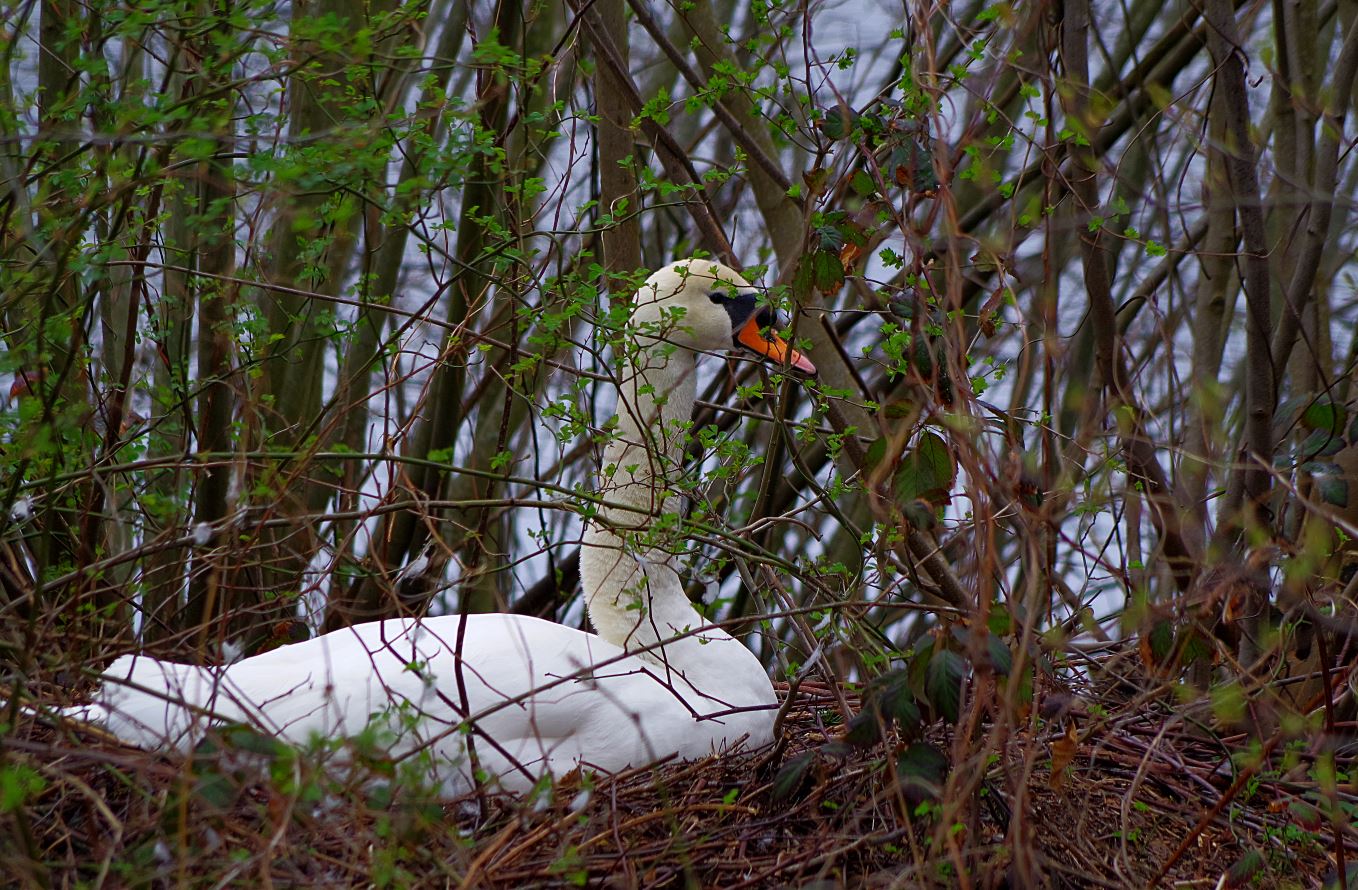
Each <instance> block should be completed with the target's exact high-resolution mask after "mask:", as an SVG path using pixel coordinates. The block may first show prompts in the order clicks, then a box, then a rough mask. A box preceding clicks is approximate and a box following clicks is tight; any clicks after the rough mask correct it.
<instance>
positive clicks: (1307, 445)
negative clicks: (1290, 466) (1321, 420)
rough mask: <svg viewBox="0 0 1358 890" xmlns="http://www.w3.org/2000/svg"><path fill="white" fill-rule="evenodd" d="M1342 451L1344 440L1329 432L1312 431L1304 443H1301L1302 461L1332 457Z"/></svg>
mask: <svg viewBox="0 0 1358 890" xmlns="http://www.w3.org/2000/svg"><path fill="white" fill-rule="evenodd" d="M1343 449H1344V440H1343V439H1341V438H1339V436H1338V435H1337V434H1336V433H1333V432H1331V431H1330V430H1313V431H1312V432H1311V435H1309V436H1307V437H1306V441H1304V442H1302V443H1301V449H1300V452H1301V454H1300V457H1301V460H1302V461H1308V460H1314V459H1316V458H1317V457H1333V456H1334V455H1336V454H1338V453H1339V452H1340V451H1342V450H1343Z"/></svg>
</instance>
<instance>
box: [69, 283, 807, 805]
mask: <svg viewBox="0 0 1358 890" xmlns="http://www.w3.org/2000/svg"><path fill="white" fill-rule="evenodd" d="M770 321H771V317H770V314H769V313H768V311H767V310H761V309H760V308H759V307H758V306H757V304H756V301H755V295H754V291H753V289H752V288H751V287H750V285H749V284H748V283H746V282H745V281H744V279H742V278H741V277H740V276H739V275H738V274H736V273H735V272H734V271H732V270H730V269H728V268H726V267H725V266H721V265H719V264H716V263H711V262H708V261H705V260H696V259H695V260H684V261H680V262H676V263H673V264H671V265H670V266H667V267H665V268H664V269H661V270H660V271H658V272H656V273H655V274H653V275H652V276H651V277H650V278H649V279H647V281H646V282H645V284H643V285H642V287H641V288H640V289H639V291H638V293H637V295H636V298H635V301H634V303H633V308H632V312H631V323H630V324H629V327H628V332H627V333H626V334H625V335H624V338H623V341H622V345H621V346H620V347H619V348H620V349H621V351H622V352H623V353H625V354H624V356H623V358H622V360H621V361H620V363H619V365H620V368H621V372H620V374H619V377H618V389H619V399H618V418H617V421H616V424H614V425H613V426H612V427H611V438H610V440H609V441H608V443H607V444H606V445H605V447H604V453H603V465H602V468H601V473H600V486H599V497H600V502H601V504H602V506H600V507H599V509H598V512H597V514H596V515H595V516H594V517H593V518H592V519H590V520H589V521H588V522H587V523H586V525H585V530H584V535H583V540H582V546H581V553H580V572H581V580H582V586H583V588H584V593H585V600H586V608H587V610H588V613H589V617H590V621H591V623H592V624H593V626H594V628H595V630H596V631H597V635H596V634H589V633H584V632H582V631H578V630H575V629H572V628H569V627H565V626H562V625H559V624H554V623H552V622H549V621H544V620H541V619H537V618H530V617H526V616H518V615H501V614H482V615H466V616H460V615H449V616H443V617H438V618H425V619H422V620H417V619H392V620H387V621H377V622H372V623H368V624H362V625H357V626H355V627H351V628H345V629H341V630H336V631H332V632H330V633H328V634H325V635H322V636H319V637H316V638H314V639H311V640H306V641H304V642H300V643H294V644H292V645H288V646H283V647H280V648H278V649H275V650H273V651H270V652H265V653H262V654H259V655H255V656H253V657H250V658H246V659H244V660H242V661H239V662H236V663H234V664H231V665H228V666H225V667H215V668H209V667H199V666H193V665H184V664H175V663H169V662H162V661H158V660H156V659H154V658H149V657H146V656H137V655H125V656H123V657H121V658H119V659H117V660H116V661H115V662H114V663H113V664H112V665H111V666H110V667H109V669H108V670H107V671H105V673H104V682H103V683H102V685H101V687H100V690H99V693H98V695H97V696H96V700H95V704H94V705H93V706H91V707H90V709H89V712H88V713H89V715H90V716H93V717H95V718H96V719H99V720H100V721H101V722H103V723H105V724H106V726H107V727H108V729H109V730H110V731H111V732H113V733H114V734H115V735H117V736H118V737H120V738H121V739H123V740H125V741H127V742H129V743H132V744H135V745H138V746H141V747H147V748H160V747H172V748H178V749H180V750H187V749H189V748H191V747H192V746H193V745H194V744H195V743H196V742H197V740H198V739H200V738H201V737H202V733H203V731H204V729H206V728H207V727H208V726H210V725H212V724H214V723H220V722H223V721H230V722H238V723H244V724H247V725H249V726H252V727H255V728H257V729H259V730H261V731H263V732H268V733H272V734H275V735H277V736H278V737H280V738H282V739H285V740H287V741H289V742H292V743H297V744H306V743H309V742H312V741H313V740H315V739H317V738H321V739H336V738H351V737H354V736H357V735H359V734H360V733H364V732H365V731H367V732H371V731H375V732H376V733H377V738H378V739H379V740H381V741H382V742H383V743H384V745H385V748H386V750H388V751H389V752H390V753H391V755H392V756H393V757H394V758H396V759H398V760H403V761H406V762H409V763H411V764H414V765H415V766H414V768H415V769H417V770H419V771H420V774H421V777H422V779H423V780H424V781H426V782H428V783H430V784H432V785H433V786H435V787H436V788H437V789H438V790H439V791H440V792H441V794H442V795H443V796H448V797H451V796H455V795H457V794H460V793H462V792H464V791H466V790H468V789H469V788H470V787H471V786H472V785H473V783H474V782H475V781H476V780H478V779H486V778H489V779H494V780H498V782H499V784H500V786H501V787H503V788H505V789H507V790H515V791H521V790H525V789H528V788H530V787H532V786H533V785H534V784H535V783H536V782H537V781H538V780H539V779H541V778H542V777H543V776H546V775H551V776H561V775H564V774H565V773H568V772H570V771H572V770H574V769H576V768H578V767H584V768H594V769H599V770H603V771H606V772H616V771H618V770H621V769H624V768H626V767H628V766H642V765H645V764H647V763H651V762H654V761H656V760H658V759H661V758H663V757H666V756H671V755H678V756H679V757H682V758H692V757H700V756H703V755H706V754H708V753H711V752H713V751H717V750H721V749H723V748H727V747H730V746H733V745H736V744H738V743H741V742H743V743H745V744H748V745H750V746H752V747H753V746H759V745H763V744H765V743H767V742H768V741H770V740H771V738H772V731H773V719H774V712H773V709H774V706H775V704H776V699H775V697H774V692H773V686H772V684H771V683H770V681H769V678H768V674H767V673H766V672H765V670H764V668H763V666H762V665H761V664H760V662H759V660H758V658H756V657H755V655H754V653H752V652H751V651H750V650H749V649H747V648H746V647H745V646H744V645H743V644H742V643H741V642H740V641H739V640H736V639H734V638H732V637H731V636H730V635H729V634H727V633H725V632H724V631H722V630H720V629H716V628H709V627H706V625H707V622H706V621H705V620H704V619H703V618H702V616H701V615H699V614H698V612H697V611H696V610H695V609H694V608H693V606H692V605H691V604H690V603H689V601H688V598H687V597H686V596H685V594H684V590H683V586H682V584H681V582H680V579H679V576H678V574H677V572H676V571H675V568H674V565H673V553H675V552H677V551H678V550H680V549H681V548H682V546H683V540H682V539H681V538H679V537H677V534H676V533H675V532H668V533H666V532H664V531H663V529H665V528H672V527H673V526H674V525H675V524H673V523H664V522H661V523H657V522H656V520H657V519H659V518H661V517H663V516H665V514H667V513H670V514H672V513H674V512H675V511H676V510H677V509H678V503H677V498H676V497H675V495H674V494H673V491H672V485H671V483H672V481H673V480H674V479H676V478H677V474H678V472H679V471H680V464H681V459H682V448H683V444H684V437H685V435H686V434H687V424H688V420H689V415H690V412H691V410H692V406H693V401H694V397H695V380H694V368H695V355H694V351H695V350H716V349H725V348H729V347H730V346H732V344H733V343H738V344H741V345H744V346H746V347H748V348H750V349H752V350H755V351H756V352H759V353H761V354H763V355H764V356H766V357H769V358H772V359H775V360H778V361H785V362H790V363H791V364H793V365H794V366H796V367H798V368H800V369H802V370H803V371H807V372H811V371H814V368H813V367H812V366H811V364H810V362H808V361H807V360H806V359H805V358H804V357H802V356H801V355H799V354H798V353H797V352H796V351H795V350H792V349H791V348H790V347H788V346H787V344H785V343H783V342H782V341H781V340H779V339H778V338H777V337H776V336H774V335H770V334H765V333H764V332H763V331H762V330H761V326H765V325H767V324H768V323H769V322H770ZM704 628H706V629H704Z"/></svg>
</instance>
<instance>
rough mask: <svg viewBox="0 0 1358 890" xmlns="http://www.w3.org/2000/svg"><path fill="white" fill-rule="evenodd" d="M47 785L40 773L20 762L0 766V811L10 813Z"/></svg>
mask: <svg viewBox="0 0 1358 890" xmlns="http://www.w3.org/2000/svg"><path fill="white" fill-rule="evenodd" d="M46 787H47V780H46V779H44V778H43V777H42V774H41V773H39V772H37V771H36V770H34V769H32V768H31V767H28V766H24V765H23V764H21V763H10V764H6V765H5V766H4V767H0V813H12V812H14V811H15V810H17V809H19V807H21V806H23V805H24V804H25V803H27V802H28V801H29V800H30V799H32V798H34V797H36V796H37V795H38V794H40V793H41V792H42V790H43V789H44V788H46Z"/></svg>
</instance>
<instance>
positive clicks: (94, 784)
mask: <svg viewBox="0 0 1358 890" xmlns="http://www.w3.org/2000/svg"><path fill="white" fill-rule="evenodd" d="M1115 688H1117V687H1115V686H1113V685H1112V684H1110V685H1109V688H1107V689H1102V690H1098V691H1097V693H1096V692H1094V691H1093V690H1086V692H1087V693H1088V694H1089V695H1091V696H1092V695H1095V694H1097V695H1098V696H1099V701H1100V705H1101V707H1099V708H1097V709H1095V710H1096V711H1097V712H1098V713H1099V714H1100V716H1098V717H1094V716H1091V715H1090V714H1089V713H1085V714H1083V715H1082V716H1079V717H1077V718H1061V719H1059V720H1057V721H1053V722H1050V723H1048V722H1041V721H1031V722H1030V724H1029V725H1031V726H1032V727H1034V729H1033V730H1031V731H1026V732H1015V733H1012V734H1011V735H1010V736H1009V737H1008V738H1007V739H1004V740H1002V741H1001V742H1000V743H999V747H1002V749H1003V751H1004V756H996V755H995V753H994V751H992V750H990V749H991V748H993V747H995V742H994V739H995V734H994V733H993V732H990V731H989V728H988V727H987V726H982V727H981V730H980V731H978V732H977V733H975V734H974V739H973V743H972V744H970V745H966V744H962V743H960V742H959V740H958V739H957V738H956V737H955V733H952V732H946V731H945V730H944V729H943V728H942V727H941V726H938V727H935V728H934V729H933V730H932V731H931V732H930V734H929V740H930V741H931V742H933V743H934V744H935V745H937V746H939V747H940V748H941V749H943V750H946V751H949V752H950V753H951V756H952V759H953V767H952V771H953V773H952V775H951V776H950V777H949V779H948V782H947V784H946V787H945V788H944V789H943V793H942V795H941V797H940V798H938V799H935V800H933V801H925V802H924V803H922V804H920V803H918V797H911V796H910V795H909V794H908V793H906V792H904V791H902V788H901V786H900V785H899V784H898V783H897V782H896V781H895V780H894V779H893V778H892V776H894V775H895V770H894V763H895V760H894V757H893V756H890V755H892V754H893V753H894V752H895V751H896V750H898V748H899V745H900V742H899V740H897V739H894V738H892V739H890V740H889V741H888V742H887V743H879V744H877V745H872V746H867V747H851V746H847V745H843V744H831V745H830V746H829V747H828V748H826V747H825V746H826V744H827V742H831V741H833V740H834V739H835V738H836V736H837V735H838V734H839V732H840V729H839V727H838V726H836V725H835V724H836V723H837V722H838V711H837V705H836V702H837V697H835V696H831V695H830V694H829V692H830V691H829V690H828V689H825V688H815V687H803V688H802V690H801V694H800V695H799V700H798V702H797V703H796V705H795V706H794V708H793V709H792V710H791V711H790V714H789V719H788V722H787V724H786V726H785V740H786V743H787V744H786V749H785V750H784V751H783V752H781V753H780V754H779V755H778V756H777V757H776V758H773V757H771V756H770V752H767V751H765V752H756V753H755V754H753V755H744V756H728V757H713V758H709V759H706V760H703V761H698V762H692V763H668V764H663V765H660V766H658V767H653V768H647V769H639V770H634V771H631V772H629V773H626V774H620V775H617V776H612V777H608V778H604V779H598V780H594V779H592V778H585V779H582V778H581V777H579V776H575V777H570V778H568V779H567V780H566V781H564V782H562V783H561V784H560V785H559V786H558V787H557V788H556V789H555V791H554V793H552V794H550V795H544V796H543V797H542V798H541V799H539V800H537V801H532V802H529V801H523V800H518V799H514V798H509V797H496V796H488V797H486V798H484V799H480V800H478V799H476V798H468V799H466V800H462V801H458V802H454V803H447V804H438V805H433V804H419V803H416V802H413V801H412V799H411V797H410V796H406V797H403V798H402V799H400V800H398V802H396V803H394V804H393V803H388V802H386V801H384V800H381V799H380V797H381V795H380V794H375V793H374V790H373V786H372V785H371V783H369V784H368V785H362V784H360V783H358V782H349V783H340V782H338V781H337V780H335V779H334V778H333V774H332V773H322V772H321V771H319V770H317V769H315V768H314V765H313V764H312V763H310V762H309V761H308V759H307V758H301V759H287V760H286V765H285V766H280V763H281V761H274V762H273V766H272V772H271V771H270V769H269V768H268V762H267V758H265V759H261V760H259V763H260V764H264V768H260V766H259V765H258V764H256V766H255V767H253V768H252V767H250V766H248V765H238V766H237V767H233V768H230V769H227V768H226V767H224V766H223V760H222V758H220V757H217V758H206V759H205V758H201V757H200V758H198V759H197V760H195V758H176V757H169V756H163V755H157V754H151V753H146V752H142V751H138V750H135V749H129V748H126V747H123V746H121V745H118V744H117V743H115V742H113V741H111V740H109V739H107V738H105V737H103V736H102V735H101V734H99V733H97V732H92V731H90V730H89V729H88V728H83V727H78V726H71V725H63V726H60V727H58V726H56V725H55V722H54V721H52V720H48V719H38V718H34V717H32V716H28V715H20V717H19V720H18V722H17V723H16V724H15V725H14V726H13V727H12V729H11V731H10V732H8V733H6V734H4V735H3V736H0V742H2V743H3V749H2V753H3V757H4V761H3V764H2V765H0V766H2V767H3V769H2V770H0V772H3V774H4V776H5V777H6V778H5V780H4V784H3V787H0V802H3V803H4V804H5V809H6V812H5V814H4V815H3V817H2V818H3V821H4V826H5V828H4V833H3V841H0V843H3V848H0V855H2V856H3V862H2V863H0V867H2V868H3V870H4V873H5V874H7V875H10V876H13V878H14V879H15V880H16V881H17V883H18V884H20V885H24V886H52V887H74V886H98V885H101V884H102V885H103V886H114V887H120V886H176V887H177V886H192V887H200V886H201V887H221V886H230V885H245V884H255V885H258V886H297V885H312V886H321V885H324V886H371V885H376V886H409V887H416V886H418V887H427V886H455V885H460V886H476V887H515V888H518V887H537V886H543V887H547V886H570V885H590V886H608V887H648V888H649V887H668V886H693V887H724V888H736V887H778V886H808V885H818V886H842V885H852V886H861V887H909V886H918V885H928V884H934V885H939V886H957V885H961V884H962V883H963V882H962V881H961V880H960V879H959V875H961V874H965V875H966V876H967V877H968V878H969V879H970V880H971V881H972V882H973V883H974V885H976V886H1006V885H1007V886H1025V885H1027V884H1029V883H1034V882H1036V883H1041V884H1045V885H1047V886H1053V887H1093V886H1113V887H1127V886H1147V885H1148V884H1151V883H1152V882H1155V881H1156V880H1157V878H1158V876H1159V875H1160V874H1161V872H1164V873H1165V874H1164V877H1163V878H1162V879H1160V883H1161V884H1162V885H1164V886H1182V887H1215V886H1239V885H1243V883H1249V884H1251V885H1252V886H1276V887H1293V886H1295V887H1317V886H1321V885H1322V877H1321V876H1322V875H1323V874H1324V873H1325V872H1327V871H1329V870H1331V869H1332V867H1333V860H1334V858H1335V853H1336V846H1335V841H1334V832H1333V829H1332V827H1331V825H1330V823H1329V822H1328V821H1324V823H1323V824H1319V823H1315V822H1314V820H1309V819H1307V818H1305V817H1304V814H1305V813H1306V810H1305V809H1304V807H1301V806H1291V805H1292V804H1294V803H1296V802H1299V801H1310V802H1311V803H1313V804H1314V803H1317V802H1319V803H1321V804H1322V805H1323V803H1324V801H1323V800H1321V798H1322V797H1323V795H1319V793H1318V790H1317V788H1316V787H1315V785H1314V783H1312V782H1310V781H1309V780H1297V779H1295V778H1293V779H1290V780H1284V779H1283V778H1281V777H1280V775H1279V774H1280V772H1281V769H1279V768H1272V767H1267V768H1261V769H1260V770H1258V772H1257V774H1255V775H1254V776H1253V777H1252V778H1251V779H1250V781H1237V776H1236V775H1234V774H1233V772H1232V769H1231V767H1230V760H1229V756H1228V755H1229V754H1230V751H1229V750H1228V746H1227V745H1226V744H1224V742H1223V740H1222V739H1220V738H1217V737H1213V736H1211V735H1210V734H1204V733H1202V732H1196V731H1189V730H1187V729H1185V728H1184V727H1185V726H1186V725H1187V724H1185V723H1184V721H1182V720H1181V719H1180V718H1179V716H1178V713H1181V712H1176V711H1175V710H1174V709H1173V708H1171V707H1168V706H1167V703H1161V702H1157V701H1153V700H1151V701H1148V700H1147V699H1146V698H1145V697H1144V696H1138V697H1136V698H1129V699H1127V700H1126V701H1124V702H1122V703H1121V704H1120V705H1118V706H1115V707H1114V706H1111V705H1112V704H1113V701H1112V694H1113V693H1112V690H1113V689H1115ZM1062 738H1067V739H1074V740H1075V744H1074V747H1073V748H1072V749H1070V750H1072V751H1073V754H1074V757H1073V759H1072V760H1071V762H1070V764H1069V766H1067V767H1066V768H1065V769H1063V770H1060V771H1059V772H1060V778H1059V779H1058V781H1057V782H1055V783H1054V782H1052V780H1051V766H1052V753H1053V747H1052V746H1053V742H1057V740H1058V739H1062ZM1238 741H1239V742H1240V743H1242V744H1243V743H1244V741H1245V740H1244V739H1240V740H1238ZM1061 744H1062V743H1060V742H1057V749H1058V750H1059V749H1060V747H1061ZM806 752H814V754H813V759H812V762H811V765H810V767H809V768H808V770H807V771H806V774H805V776H804V778H803V780H802V781H801V782H800V783H791V785H793V786H795V787H791V788H790V790H784V792H783V793H781V794H780V793H777V792H775V790H774V788H775V779H776V776H777V773H778V768H779V765H780V764H786V763H788V762H789V761H790V760H792V759H793V758H796V757H797V756H798V755H799V754H803V753H806ZM1059 756H1060V755H1058V757H1059ZM775 759H776V762H775ZM959 764H960V765H959ZM1274 766H1278V764H1274ZM978 769H979V770H981V772H980V774H979V775H978V774H977V773H976V770H978ZM1294 772H1295V771H1294ZM975 779H979V781H973V780H975ZM317 782H328V783H330V784H329V785H328V786H327V787H325V788H324V790H323V793H320V794H319V796H317V795H316V793H315V789H316V788H317V787H318V786H317ZM784 784H787V783H784ZM362 788H366V789H367V790H366V791H365V790H359V789H362ZM308 789H311V790H308ZM1339 796H1340V797H1341V798H1343V799H1344V800H1345V801H1347V802H1349V803H1352V802H1353V801H1354V800H1356V799H1358V798H1353V797H1351V796H1349V795H1347V794H1340V795H1339ZM374 798H379V799H377V800H375V799H374ZM20 799H22V800H23V802H22V805H17V806H16V804H18V802H19V800H20ZM1299 812H1300V813H1302V814H1303V816H1302V817H1299V816H1298V813H1299ZM1345 822H1347V820H1345ZM1181 847H1182V848H1183V849H1182V850H1181V849H1180V848H1181ZM1356 855H1358V850H1355V849H1353V848H1350V849H1348V850H1347V851H1346V856H1347V859H1348V861H1349V862H1352V861H1353V859H1354V858H1355V856H1356ZM1250 863H1253V864H1252V865H1251V864H1250ZM1233 868H1235V869H1237V871H1238V872H1239V874H1237V875H1236V879H1238V881H1239V882H1238V883H1232V881H1231V880H1230V879H1229V876H1228V873H1229V872H1230V871H1231V870H1232V869H1233ZM818 882H819V883H818Z"/></svg>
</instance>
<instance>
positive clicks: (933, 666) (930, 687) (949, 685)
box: [924, 649, 967, 723]
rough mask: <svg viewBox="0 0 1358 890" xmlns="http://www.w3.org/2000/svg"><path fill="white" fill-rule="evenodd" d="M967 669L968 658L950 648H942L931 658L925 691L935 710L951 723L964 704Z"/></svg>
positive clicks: (926, 674) (955, 720) (925, 680)
mask: <svg viewBox="0 0 1358 890" xmlns="http://www.w3.org/2000/svg"><path fill="white" fill-rule="evenodd" d="M966 671H967V662H966V659H964V658H963V657H962V656H961V655H959V654H958V653H956V652H953V651H951V650H949V649H940V650H938V651H937V652H935V653H934V655H933V657H932V658H930V659H929V668H928V670H927V671H926V673H925V678H924V691H925V694H926V695H927V696H928V698H929V703H930V704H931V705H933V706H934V710H936V711H937V712H938V713H939V715H940V716H941V717H942V718H943V719H944V720H946V721H948V722H949V723H956V722H957V717H958V713H959V711H960V709H961V704H962V678H963V677H964V676H966Z"/></svg>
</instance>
